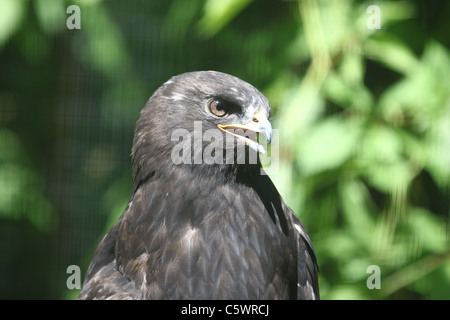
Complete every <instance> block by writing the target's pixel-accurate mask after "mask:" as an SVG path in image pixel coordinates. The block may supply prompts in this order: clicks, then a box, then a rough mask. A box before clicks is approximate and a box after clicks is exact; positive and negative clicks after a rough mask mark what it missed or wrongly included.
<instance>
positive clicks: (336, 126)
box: [296, 117, 361, 175]
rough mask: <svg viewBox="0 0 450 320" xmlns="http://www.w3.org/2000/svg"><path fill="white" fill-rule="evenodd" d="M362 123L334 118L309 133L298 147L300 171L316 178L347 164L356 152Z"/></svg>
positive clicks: (302, 138)
mask: <svg viewBox="0 0 450 320" xmlns="http://www.w3.org/2000/svg"><path fill="white" fill-rule="evenodd" d="M360 133H361V127H360V124H359V123H357V122H352V121H344V120H343V119H340V118H338V117H332V118H329V119H326V120H323V121H322V122H319V123H318V124H317V125H315V126H314V127H313V128H311V129H310V130H309V131H308V132H307V133H305V134H304V135H303V136H302V137H301V139H300V141H299V144H298V148H297V152H296V154H297V158H298V163H299V167H300V170H301V171H302V172H303V173H304V174H305V175H312V174H315V173H319V172H322V171H325V170H330V169H335V168H337V167H339V166H341V165H343V164H344V163H345V162H346V161H347V160H348V159H349V158H350V157H351V156H352V155H353V154H354V152H355V149H356V146H357V142H358V136H359V134H360Z"/></svg>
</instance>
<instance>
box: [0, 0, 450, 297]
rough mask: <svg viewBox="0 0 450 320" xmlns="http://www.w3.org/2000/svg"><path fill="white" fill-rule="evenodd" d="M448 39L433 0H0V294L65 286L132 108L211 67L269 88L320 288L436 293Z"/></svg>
mask: <svg viewBox="0 0 450 320" xmlns="http://www.w3.org/2000/svg"><path fill="white" fill-rule="evenodd" d="M72 4H75V5H77V6H78V7H79V8H80V11H79V13H80V15H79V18H80V19H79V20H78V22H79V24H80V27H81V29H71V28H68V26H67V25H68V20H69V22H77V21H74V20H73V19H75V18H76V16H74V14H76V12H74V11H71V10H69V13H68V12H67V8H68V7H69V6H70V5H72ZM370 6H376V7H370ZM378 9H379V10H378ZM69 25H70V23H69ZM449 46H450V2H449V1H425V0H422V1H414V0H411V1H356V0H354V1H352V0H339V1H325V0H299V1H295V0H290V1H288V0H285V1H275V0H190V1H186V0H174V1H157V0H153V1H148V0H130V1H119V0H104V1H101V0H78V1H75V0H73V1H63V0H60V1H56V0H0V298H2V299H74V298H76V296H77V295H78V293H79V290H76V289H75V290H70V289H69V288H68V287H67V286H66V280H67V279H68V277H69V276H70V275H71V274H70V273H67V267H68V266H70V265H77V266H79V267H80V269H81V280H83V278H84V275H85V273H86V270H87V267H88V265H89V262H90V259H91V258H92V255H93V252H94V250H95V248H96V246H97V244H98V242H99V241H100V240H101V238H102V237H103V235H104V234H105V232H107V230H109V228H110V227H111V225H112V224H113V223H114V221H115V220H116V219H117V218H118V217H119V216H120V215H121V213H122V212H123V210H124V208H125V206H126V204H127V202H128V200H129V198H130V195H131V191H132V190H131V184H132V181H131V161H130V160H131V159H130V152H131V145H132V140H133V134H134V126H135V123H136V120H137V119H138V117H139V111H140V110H141V109H142V107H143V106H144V105H145V103H146V101H147V100H148V98H149V97H150V95H151V94H152V93H153V91H154V90H155V89H156V88H157V87H159V86H160V85H161V84H162V83H163V82H165V81H166V80H168V79H169V78H170V77H171V76H173V75H175V74H179V73H182V72H186V71H194V70H210V69H212V70H218V71H222V72H226V73H230V74H233V75H235V76H237V77H240V78H242V79H244V80H246V81H248V82H250V83H252V84H253V85H254V86H256V87H257V88H258V89H260V90H261V91H262V92H263V93H264V94H265V95H266V96H267V97H268V99H269V100H270V103H271V106H272V108H273V113H274V118H273V127H274V128H276V129H279V133H280V159H279V166H278V170H276V172H272V173H271V178H272V179H273V181H274V182H275V184H276V185H277V188H278V189H279V191H280V193H281V194H282V196H283V197H284V199H285V201H286V202H287V204H288V205H289V206H290V207H291V208H292V209H293V210H294V211H295V212H296V213H297V215H298V216H299V217H300V219H301V220H302V221H303V224H304V225H305V226H306V228H307V230H308V232H309V234H310V236H311V238H312V241H313V243H314V246H315V249H316V252H317V256H318V260H319V265H320V290H321V297H322V298H323V299H450V224H449V215H450V50H449ZM372 265H376V266H378V267H379V270H380V279H381V288H380V289H373V290H370V289H369V288H368V287H367V280H368V278H369V277H370V276H371V275H372V273H373V272H372V271H370V269H369V272H368V268H369V266H372ZM369 282H370V281H369Z"/></svg>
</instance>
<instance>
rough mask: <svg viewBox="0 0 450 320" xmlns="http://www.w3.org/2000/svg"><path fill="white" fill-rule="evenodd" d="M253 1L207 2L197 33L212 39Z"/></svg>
mask: <svg viewBox="0 0 450 320" xmlns="http://www.w3.org/2000/svg"><path fill="white" fill-rule="evenodd" d="M252 1H253V0H207V1H206V3H205V6H204V8H203V10H204V13H203V17H202V18H201V20H200V21H199V22H198V25H197V28H198V33H199V34H200V35H202V36H204V37H205V38H209V37H212V36H213V35H215V34H216V33H218V32H219V31H220V30H222V28H223V27H225V26H226V25H227V24H228V23H229V22H230V21H231V20H232V19H233V18H234V17H235V16H237V15H238V14H239V13H240V12H241V11H243V10H244V9H245V8H246V7H247V6H248V5H249V4H250V3H251V2H252Z"/></svg>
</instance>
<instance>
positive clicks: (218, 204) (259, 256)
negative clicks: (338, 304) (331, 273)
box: [79, 71, 319, 299]
mask: <svg viewBox="0 0 450 320" xmlns="http://www.w3.org/2000/svg"><path fill="white" fill-rule="evenodd" d="M270 114H271V109H270V106H269V102H268V100H267V98H266V97H265V96H264V95H263V94H262V93H261V92H259V91H258V90H257V89H256V88H255V87H253V86H252V85H250V84H249V83H247V82H245V81H243V80H241V79H239V78H236V77H234V76H231V75H228V74H225V73H221V72H217V71H198V72H189V73H183V74H180V75H177V76H174V77H172V78H171V79H170V80H168V81H167V82H165V83H164V84H163V85H162V86H161V87H160V88H159V89H157V90H156V91H155V93H154V94H153V95H152V96H151V97H150V99H149V100H148V102H147V104H146V105H145V107H144V108H143V109H142V111H141V115H140V118H139V120H138V122H137V124H136V130H135V136H134V141H133V148H132V167H133V192H132V195H131V199H130V201H129V203H128V205H127V207H126V209H125V211H124V213H123V214H122V216H121V217H120V218H119V219H118V220H117V222H116V223H115V224H114V225H113V226H112V228H111V229H110V231H109V232H108V233H107V234H106V235H105V236H104V238H103V240H102V241H101V242H100V244H99V245H98V247H97V249H96V251H95V253H94V257H93V259H92V262H91V264H90V266H89V268H88V271H87V274H86V277H85V279H84V284H83V288H82V291H81V293H80V295H79V299H319V287H318V280H317V277H318V267H317V261H316V256H315V253H314V249H313V245H312V243H311V240H310V238H309V236H308V234H307V233H306V231H305V228H304V227H303V225H302V224H301V223H300V221H299V220H298V218H297V217H296V215H295V214H294V212H293V211H292V210H291V209H290V208H289V207H288V206H287V205H286V204H285V203H284V201H283V199H282V198H281V196H280V194H279V193H278V191H277V189H276V188H275V186H274V184H273V183H272V181H271V180H270V178H269V177H268V176H267V175H266V174H265V173H264V171H263V169H262V167H261V162H260V160H259V153H264V152H265V148H264V146H263V145H262V144H260V143H259V141H258V139H256V137H255V136H256V135H258V136H259V134H261V135H264V136H265V137H266V140H267V142H268V143H270V140H271V138H272V127H271V124H270V122H269V120H268V119H269V118H270ZM252 155H257V157H255V158H252ZM252 159H256V160H255V161H251V160H252Z"/></svg>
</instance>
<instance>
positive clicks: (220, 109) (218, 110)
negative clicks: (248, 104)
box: [208, 99, 228, 117]
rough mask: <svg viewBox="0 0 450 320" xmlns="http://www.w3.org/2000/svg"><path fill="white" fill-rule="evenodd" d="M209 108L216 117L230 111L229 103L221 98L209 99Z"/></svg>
mask: <svg viewBox="0 0 450 320" xmlns="http://www.w3.org/2000/svg"><path fill="white" fill-rule="evenodd" d="M208 110H209V112H211V113H212V114H213V115H215V116H216V117H223V116H225V115H226V114H227V113H228V107H227V104H226V103H225V102H224V101H222V100H219V99H211V100H209V101H208Z"/></svg>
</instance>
